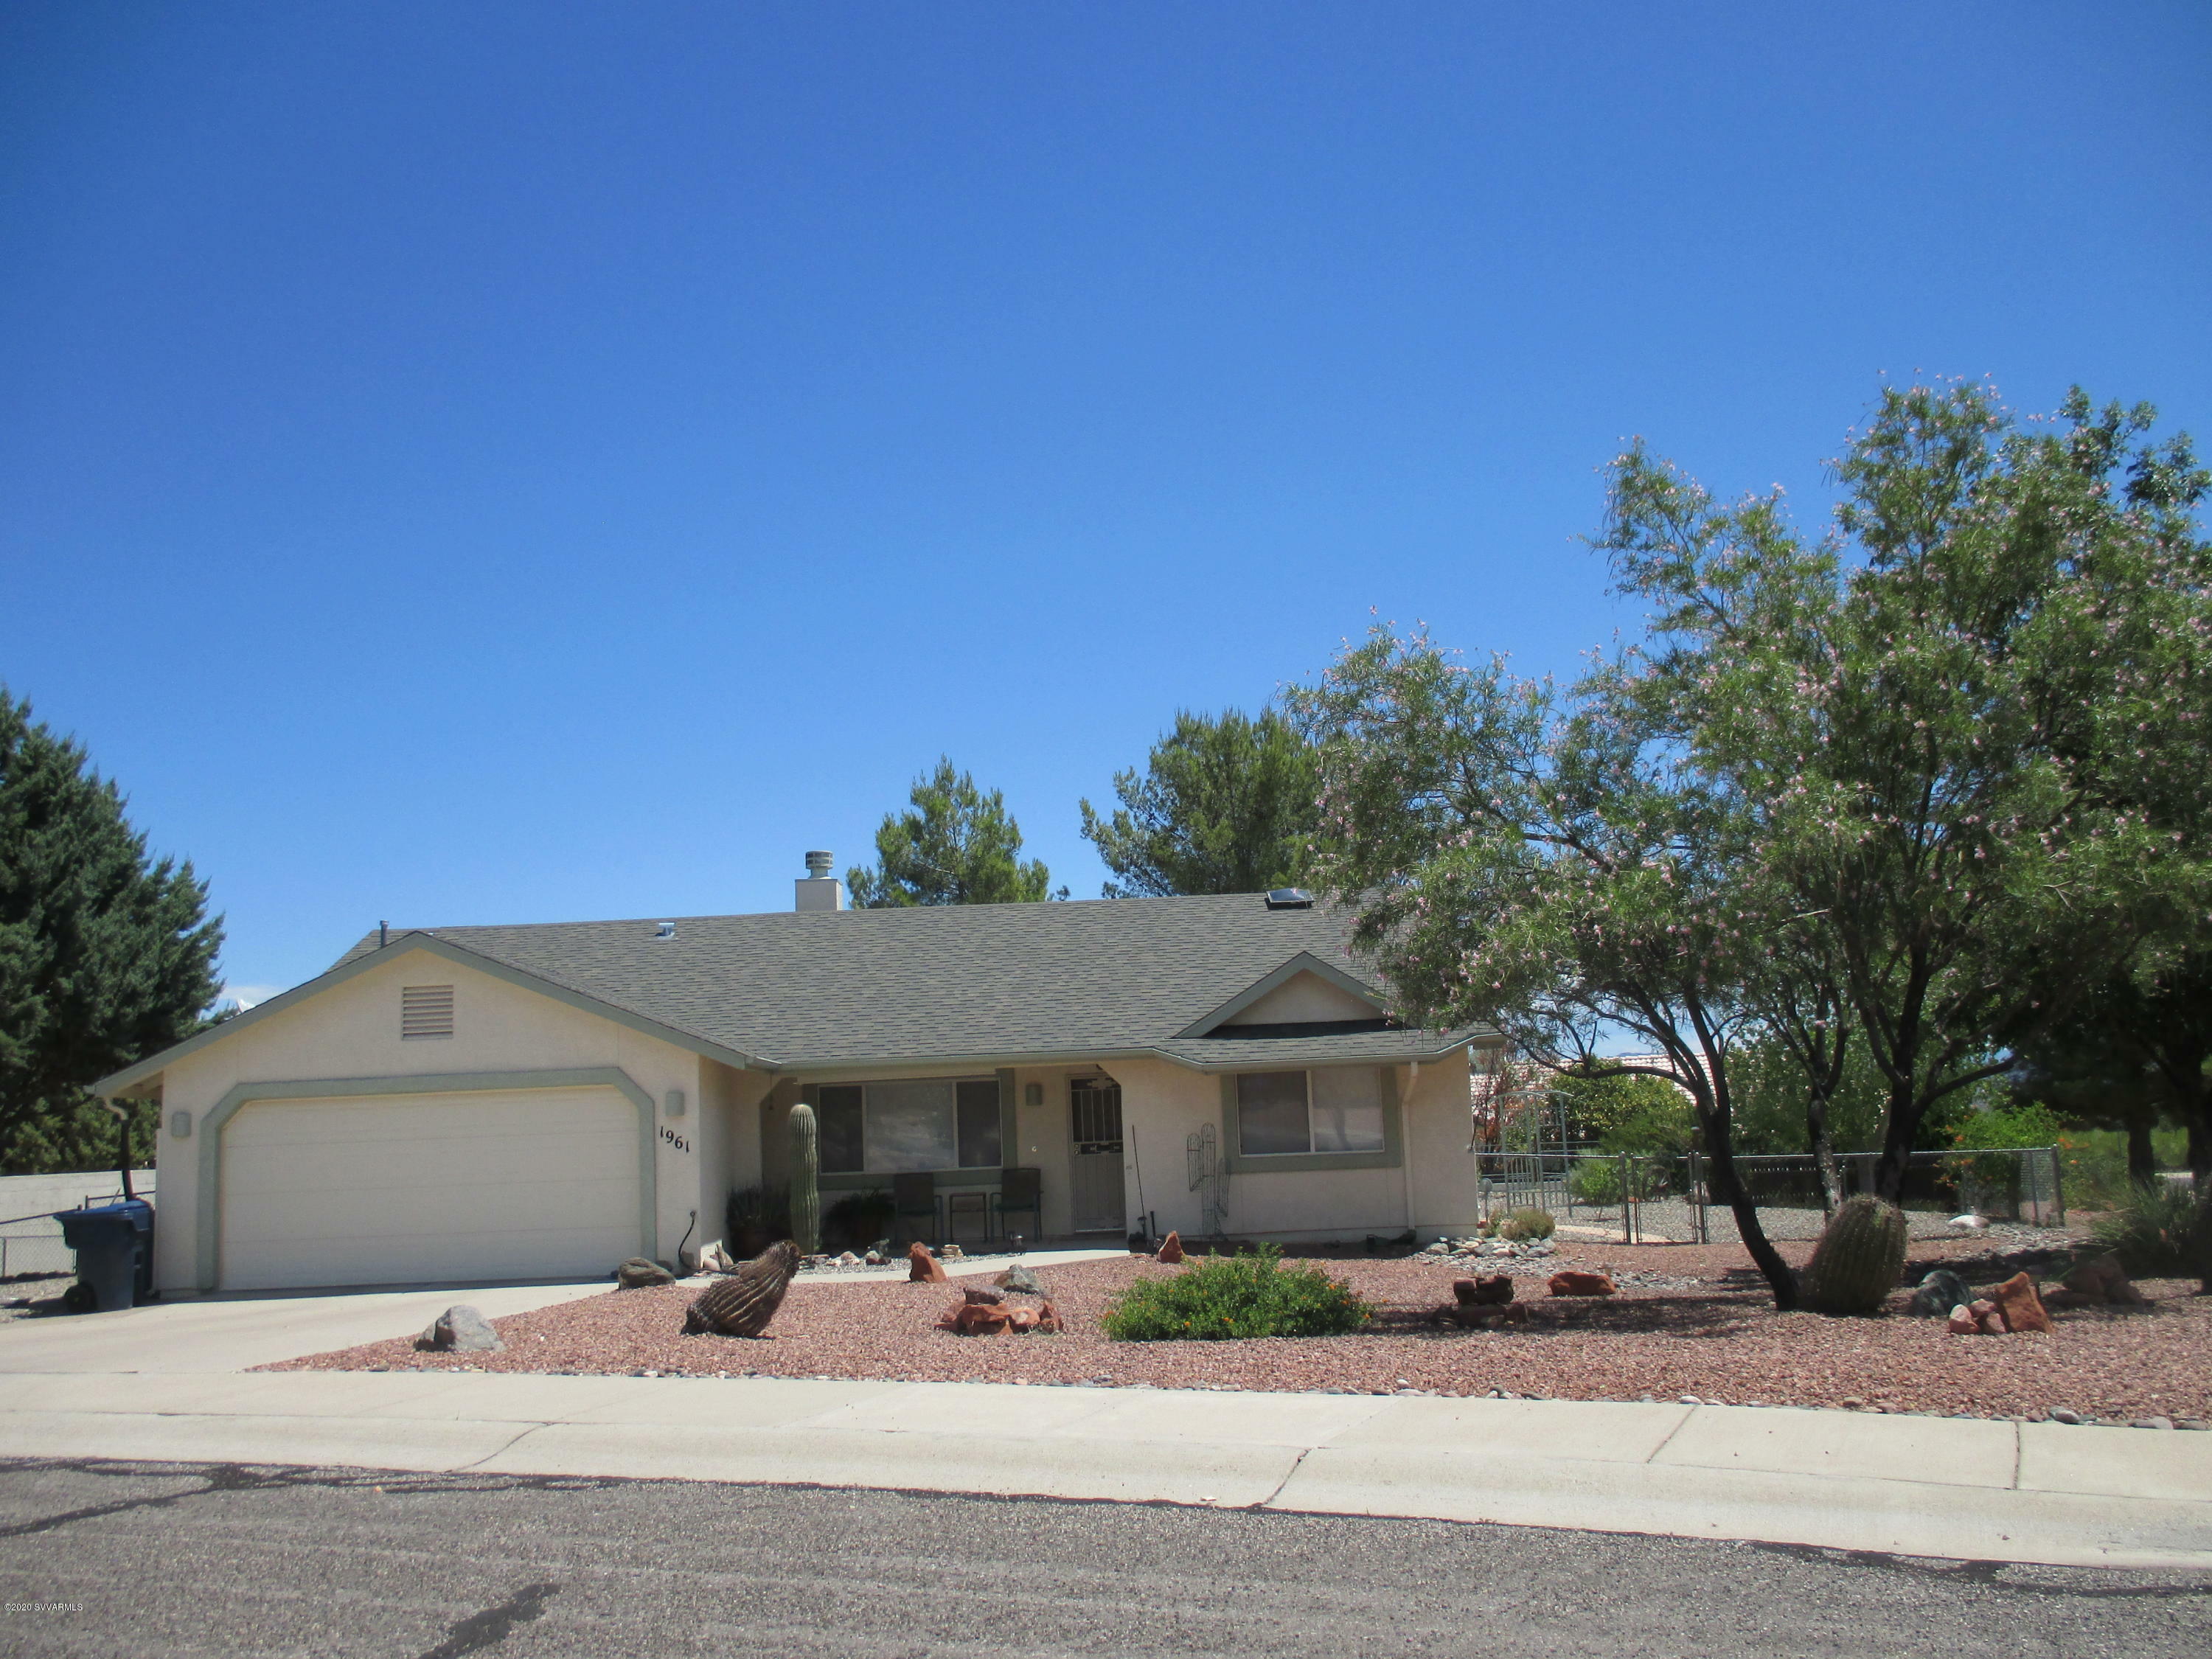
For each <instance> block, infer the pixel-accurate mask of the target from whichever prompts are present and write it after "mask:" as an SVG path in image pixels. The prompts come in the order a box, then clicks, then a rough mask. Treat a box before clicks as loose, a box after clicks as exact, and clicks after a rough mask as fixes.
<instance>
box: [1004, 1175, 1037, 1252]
mask: <svg viewBox="0 0 2212 1659" xmlns="http://www.w3.org/2000/svg"><path fill="white" fill-rule="evenodd" d="M1010 1215H1025V1216H1027V1217H1028V1218H1030V1231H1028V1232H1026V1233H1024V1235H1023V1237H1024V1238H1027V1239H1031V1240H1034V1239H1036V1237H1039V1236H1040V1235H1041V1234H1042V1233H1043V1231H1044V1171H1043V1170H1032V1169H1029V1168H1026V1167H1023V1166H1015V1167H1012V1168H1009V1169H1004V1170H1000V1171H999V1237H1001V1238H1005V1237H1007V1236H1008V1232H1007V1228H1006V1218H1007V1217H1008V1216H1010Z"/></svg>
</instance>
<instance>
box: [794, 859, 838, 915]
mask: <svg viewBox="0 0 2212 1659" xmlns="http://www.w3.org/2000/svg"><path fill="white" fill-rule="evenodd" d="M835 862H836V860H834V859H833V858H831V857H830V856H829V854H827V853H809V854H807V855H806V873H805V875H804V876H801V877H800V878H799V879H798V880H797V881H794V882H793V883H792V884H791V885H792V897H793V903H792V907H791V908H793V909H794V910H842V909H843V908H845V884H844V883H843V882H842V881H840V880H838V879H837V878H836V877H835V876H833V875H831V874H830V873H829V866H831V865H832V864H834V863H835Z"/></svg>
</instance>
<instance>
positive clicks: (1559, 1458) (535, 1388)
mask: <svg viewBox="0 0 2212 1659" xmlns="http://www.w3.org/2000/svg"><path fill="white" fill-rule="evenodd" d="M0 1456H8V1457H19V1458H70V1459H76V1458H121V1459H143V1460H159V1461H163V1462H236V1463H253V1464H270V1463H290V1464H306V1465H343V1466H349V1467H357V1468H392V1469H410V1470H428V1471H460V1470H483V1471H488V1472H495V1473H501V1474H528V1475H582V1476H611V1477H644V1478H661V1479H674V1480H715V1481H742V1482H765V1483H771V1484H781V1485H808V1486H867V1487H883V1488H891V1489H897V1490H908V1491H922V1492H986V1493H996V1494H1004V1495H1028V1496H1039V1497H1051V1498H1091V1499H1103V1500H1109V1501H1115V1502H1123V1503H1166V1504H1208V1505H1217V1506H1221V1507H1236V1508H1257V1509H1272V1510H1297V1511H1306V1512H1311V1513H1317V1514H1339V1515H1375V1516H1425V1517H1431V1518H1437V1519H1444V1520H1454V1521H1493V1522H1508V1523H1511V1524H1516V1525H1524V1526H1541V1527H1566V1528H1581V1529H1586V1530H1591V1531H1598V1532H1630V1533H1656V1534H1672V1535H1675V1536H1680V1537H1695V1538H1724V1539H1727V1538H1734V1539H1753V1540H1760V1541H1771V1542H1779V1543H1792V1544H1809V1545H1820V1546H1826V1547H1834V1548H1841V1549H1853V1550H1871V1551H1881V1552H1887V1553H1898V1554H1904V1555H1914V1556H1938V1557H1954V1558H1960V1559H1996V1560H2013V1561H2034V1562H2046V1563H2052V1564H2057V1565H2078V1566H2107V1567H2112V1566H2120V1567H2159V1568H2172V1567H2192V1568H2202V1567H2212V1435H2194V1434H2185V1433H2170V1432H2158V1431H2148V1430H2130V1429H2106V1428H2067V1427H2062V1426H2060V1425H2056V1424H2024V1425H2021V1424H2011V1423H1994V1422H1984V1421H1968V1420H1964V1419H1934V1418H1914V1417H1883V1416H1864V1415H1859V1414H1857V1413H1832V1412H1814V1411H1796V1410H1778V1409H1753V1408H1747V1407H1713V1406H1694V1407H1693V1406H1682V1405H1612V1404H1602V1403H1583V1402H1575V1401H1493V1400H1438V1399H1414V1398H1399V1397H1395V1396H1394V1397H1377V1396H1371V1395H1299V1394H1253V1393H1227V1392H1205V1391H1186V1390H1167V1389H1092V1388H1045V1387H1020V1386H1006V1385H1001V1384H986V1383H844V1382H809V1381H799V1380H786V1379H775V1378H732V1379H730V1380H727V1381H720V1380H714V1379H702V1378H678V1377H659V1378H655V1377H581V1376H516V1375H492V1374H483V1373H462V1374H456V1373H453V1372H336V1371H310V1372H298V1371H294V1372H258V1373H246V1374H240V1373H236V1372H231V1373H210V1374H203V1375H197V1376H194V1375H181V1374H170V1375H148V1374H138V1375H115V1376H104V1377H100V1378H99V1379H97V1380H96V1381H95V1380H94V1378H92V1377H89V1376H85V1375H83V1374H82V1373H77V1374H65V1375H39V1374H26V1373H17V1374H14V1375H9V1376H0Z"/></svg>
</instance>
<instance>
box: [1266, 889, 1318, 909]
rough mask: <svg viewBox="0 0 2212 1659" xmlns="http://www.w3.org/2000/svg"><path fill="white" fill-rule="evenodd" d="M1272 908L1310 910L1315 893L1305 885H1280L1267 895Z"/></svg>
mask: <svg viewBox="0 0 2212 1659" xmlns="http://www.w3.org/2000/svg"><path fill="white" fill-rule="evenodd" d="M1267 908H1269V909H1270V910H1310V909H1312V908H1313V895H1312V894H1311V893H1309V892H1308V891H1306V890H1305V889H1304V888H1303V887H1278V888H1276V889H1275V890H1274V891H1273V892H1272V893H1270V894H1268V895H1267Z"/></svg>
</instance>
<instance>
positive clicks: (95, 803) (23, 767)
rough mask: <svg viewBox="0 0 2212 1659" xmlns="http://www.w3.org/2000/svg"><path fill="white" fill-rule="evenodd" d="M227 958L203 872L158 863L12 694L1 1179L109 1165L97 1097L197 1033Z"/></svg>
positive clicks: (109, 1130) (83, 765) (3, 911)
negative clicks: (120, 1075)
mask: <svg viewBox="0 0 2212 1659" xmlns="http://www.w3.org/2000/svg"><path fill="white" fill-rule="evenodd" d="M221 949H222V920H221V918H220V917H213V918H211V917H210V916H209V915H207V886H206V884H204V882H201V881H200V880H198V879H197V878H196V877H195V876H194V875H193V873H192V868H191V865H190V864H184V865H181V866H180V865H178V864H175V863H173V862H172V861H171V860H167V859H161V860H154V859H151V858H150V857H149V854H148V853H147V849H146V837H145V836H143V835H142V834H140V833H139V832H138V831H137V830H135V829H132V828H131V823H130V822H129V820H128V819H127V818H125V816H124V801H123V797H122V795H121V793H119V792H118V790H117V789H116V787H115V786H114V785H113V784H112V783H111V782H108V781H106V780H104V779H102V778H101V777H100V775H99V774H98V773H96V772H94V771H92V770H91V769H90V768H89V766H88V762H87V757H86V755H85V752H84V750H83V749H82V747H80V746H79V745H78V744H76V743H75V742H74V741H72V740H70V739H69V738H61V737H58V736H56V735H55V733H54V732H52V730H51V729H49V728H48V727H46V726H43V725H40V724H38V723H35V722H34V721H33V720H32V719H31V708H30V705H29V703H27V702H18V701H17V700H16V699H15V698H14V697H12V696H9V694H8V692H7V691H5V690H0V1170H5V1171H7V1172H8V1173H10V1174H18V1173H25V1172H35V1171H39V1170H70V1169H89V1168H95V1167H99V1166H100V1165H101V1164H106V1162H107V1161H109V1159H111V1158H112V1156H113V1154H114V1148H115V1135H116V1129H115V1122H114V1120H113V1118H112V1116H111V1115H109V1114H108V1113H107V1112H106V1111H105V1110H104V1109H101V1108H100V1106H99V1105H98V1104H97V1103H95V1102H94V1101H93V1100H92V1099H91V1098H90V1097H88V1095H87V1094H86V1093H85V1087H86V1085H88V1084H89V1083H91V1082H93V1081H94V1079H98V1078H100V1077H101V1076H103V1075H105V1074H106V1073H109V1072H112V1071H113V1070H115V1069H116V1068H118V1066H123V1065H125V1064H126V1063H128V1062H129V1061H131V1060H135V1059H137V1057H139V1056H140V1055H142V1054H150V1053H152V1052H153V1051H155V1049H158V1048H163V1047H166V1046H167V1044H169V1043H172V1042H177V1041H179V1039H181V1038H183V1037H185V1036H189V1035H191V1032H192V1031H194V1030H197V1029H198V1027H199V1026H200V1024H201V1023H202V1017H203V1014H204V1012H205V1011H206V1009H207V1008H208V1006H209V1005H210V1003H212V1002H213V1001H214V1000H215V995H216V991H217V989H218V988H219V987H218V983H217V980H216V969H215V963H216V953H217V952H218V951H220V950H221ZM142 1127H149V1126H142ZM142 1146H143V1141H142ZM148 1150H150V1149H148Z"/></svg>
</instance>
